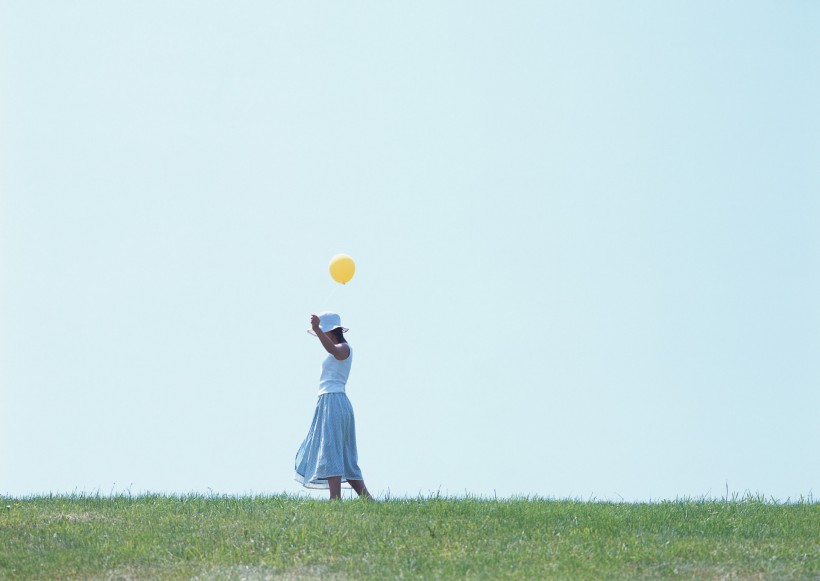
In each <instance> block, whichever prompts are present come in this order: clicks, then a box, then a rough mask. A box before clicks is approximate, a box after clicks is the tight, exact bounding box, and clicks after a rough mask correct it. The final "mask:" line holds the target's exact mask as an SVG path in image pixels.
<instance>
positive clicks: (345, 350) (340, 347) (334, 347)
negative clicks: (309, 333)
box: [310, 315, 350, 361]
mask: <svg viewBox="0 0 820 581" xmlns="http://www.w3.org/2000/svg"><path fill="white" fill-rule="evenodd" d="M310 326H311V327H312V328H313V332H314V333H316V336H317V337H319V341H321V343H322V347H324V348H325V351H327V352H328V353H330V354H331V355H333V357H335V358H336V359H338V360H340V361H343V360H345V359H347V357H348V356H349V355H350V347H348V345H347V343H334V342H333V340H332V339H331V338H330V337H329V336H328V335H327V333H325V332H324V331H322V329H321V327H319V317H317V316H316V315H311V316H310Z"/></svg>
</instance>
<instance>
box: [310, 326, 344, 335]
mask: <svg viewBox="0 0 820 581" xmlns="http://www.w3.org/2000/svg"><path fill="white" fill-rule="evenodd" d="M333 329H341V330H342V333H347V332H348V331H349V330H350V329H348V328H347V327H340V326H339V325H336V326H335V327H333V328H332V329H328V330H327V331H325V333H330V332H331V331H333ZM307 332H308V333H309V334H311V335H313V336H314V337H316V332H315V331H314V330H313V329H308V330H307Z"/></svg>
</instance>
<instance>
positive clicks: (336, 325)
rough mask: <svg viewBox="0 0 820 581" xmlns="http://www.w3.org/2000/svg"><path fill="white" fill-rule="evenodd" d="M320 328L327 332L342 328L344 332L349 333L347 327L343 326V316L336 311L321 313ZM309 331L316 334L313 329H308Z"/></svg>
mask: <svg viewBox="0 0 820 581" xmlns="http://www.w3.org/2000/svg"><path fill="white" fill-rule="evenodd" d="M319 328H320V329H321V330H322V331H323V332H324V333H327V332H328V331H332V330H333V329H341V330H342V333H347V331H348V330H347V328H345V327H342V318H341V317H340V316H339V315H337V314H336V313H320V314H319ZM308 333H310V334H311V335H315V334H316V333H314V332H313V329H308Z"/></svg>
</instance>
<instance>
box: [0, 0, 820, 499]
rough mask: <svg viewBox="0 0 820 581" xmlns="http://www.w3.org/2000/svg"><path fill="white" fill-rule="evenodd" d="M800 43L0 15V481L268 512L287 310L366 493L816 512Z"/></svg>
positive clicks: (817, 291) (337, 13) (684, 11)
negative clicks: (339, 352) (810, 508)
mask: <svg viewBox="0 0 820 581" xmlns="http://www.w3.org/2000/svg"><path fill="white" fill-rule="evenodd" d="M818 30H820V4H818V3H816V2H808V1H806V2H796V1H795V2H718V3H715V2H664V3H658V2H577V1H572V2H513V3H511V2H496V3H487V2H484V3H476V2H439V1H436V2H412V3H395V2H346V3H337V2H315V3H312V4H310V5H306V4H305V3H301V2H299V3H297V2H287V3H277V2H262V1H260V2H250V1H239V2H230V3H227V2H208V1H205V2H203V1H196V2H194V1H187V2H172V3H168V2H158V1H149V2H110V1H98V2H91V1H86V2H37V1H30V0H26V1H22V0H21V1H17V2H12V1H4V2H0V163H2V165H1V166H0V187H2V190H0V191H1V192H2V196H1V197H0V245H1V246H0V252H1V253H2V255H1V256H2V271H1V274H2V276H1V277H0V293H1V294H0V317H2V318H1V319H0V341H1V342H2V343H0V346H2V351H0V357H1V359H0V366H1V367H0V381H2V387H1V388H0V389H1V390H2V392H1V393H0V494H11V495H28V494H37V493H44V492H71V491H75V490H76V491H85V492H96V491H100V492H101V493H103V494H107V493H109V492H112V491H113V492H121V491H124V490H129V489H130V490H131V491H132V492H145V491H155V492H168V493H186V492H207V491H209V490H211V491H214V492H218V493H230V494H234V493H246V492H255V493H274V492H281V491H287V492H298V491H300V490H301V488H300V487H299V486H298V485H297V484H296V483H295V482H293V480H292V469H293V456H294V454H295V452H296V449H297V447H298V445H299V443H300V441H301V439H302V438H303V437H304V435H305V433H306V430H307V428H308V426H309V423H310V419H311V416H312V413H313V407H314V405H315V395H316V390H317V381H318V374H319V365H320V363H321V360H322V358H323V352H322V350H321V347H320V345H319V344H318V341H317V340H316V339H315V338H312V337H311V336H309V335H308V334H307V333H305V330H306V329H307V328H308V319H309V314H310V313H311V312H316V311H321V310H325V309H334V310H338V311H339V312H340V313H341V314H342V318H343V322H344V324H345V325H346V326H348V327H350V329H351V332H350V334H349V340H350V342H351V344H352V345H353V346H354V349H355V352H356V358H355V363H354V367H353V371H352V374H351V379H350V383H349V384H348V394H349V396H350V398H351V401H352V402H353V405H354V408H355V410H356V419H357V428H358V439H359V454H360V465H361V467H362V469H363V471H364V475H365V479H366V481H367V483H368V485H369V487H370V488H371V489H372V490H373V491H374V492H377V493H379V494H385V493H387V491H390V494H392V495H416V494H418V493H422V494H428V493H430V492H431V491H432V492H435V491H439V490H440V491H441V492H442V493H446V494H451V495H459V494H464V493H465V492H468V493H472V494H479V495H492V494H498V495H500V496H502V495H503V496H509V495H514V494H530V495H541V496H552V497H584V498H587V497H589V496H592V495H594V496H595V497H598V498H611V499H619V498H625V499H627V500H649V499H659V498H675V497H682V496H702V495H709V496H719V495H722V494H723V493H724V492H725V488H726V486H727V485H728V487H729V489H730V491H739V492H743V491H745V490H750V491H752V492H760V493H763V494H766V495H772V496H775V497H778V498H782V499H785V498H787V497H791V498H794V497H796V496H798V495H801V494H803V495H808V494H810V493H814V494H816V493H817V491H818V488H820V462H818V460H817V458H818V446H819V445H820V423H818V421H817V414H818V409H820V395H819V393H820V391H819V388H820V357H818V353H820V298H818V297H820V194H819V193H818V192H820V72H819V71H818V63H820V36H818V34H817V31H818ZM340 252H344V253H348V254H350V255H352V256H353V257H354V258H355V259H356V262H357V267H358V270H357V274H356V277H355V278H354V279H353V281H352V282H351V283H350V284H349V285H347V286H345V287H341V286H339V285H337V284H336V283H334V282H333V281H332V280H331V279H330V277H329V275H328V273H327V263H328V261H329V259H330V258H331V257H332V256H333V255H334V254H337V253H340ZM319 495H320V496H323V494H319Z"/></svg>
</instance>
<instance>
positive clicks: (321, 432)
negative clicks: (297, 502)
mask: <svg viewBox="0 0 820 581" xmlns="http://www.w3.org/2000/svg"><path fill="white" fill-rule="evenodd" d="M295 470H296V475H295V476H294V478H295V480H296V481H297V482H299V483H301V484H302V485H303V486H304V487H305V488H328V483H327V479H328V478H330V477H332V476H341V477H342V482H343V483H346V482H347V481H348V480H362V471H361V470H360V469H359V458H358V453H357V452H356V425H355V421H354V419H353V406H352V405H350V400H349V399H347V395H346V394H344V393H326V394H323V395H320V396H319V401H317V402H316V411H315V412H314V414H313V422H312V423H311V425H310V431H308V435H307V437H306V438H305V441H304V442H302V445H301V446H299V451H298V452H296V462H295Z"/></svg>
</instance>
